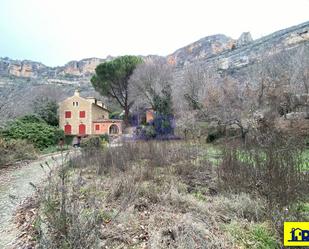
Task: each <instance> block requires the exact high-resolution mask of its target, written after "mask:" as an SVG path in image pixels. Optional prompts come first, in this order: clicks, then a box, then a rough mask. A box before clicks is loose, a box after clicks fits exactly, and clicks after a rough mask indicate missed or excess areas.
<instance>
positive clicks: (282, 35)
mask: <svg viewBox="0 0 309 249" xmlns="http://www.w3.org/2000/svg"><path fill="white" fill-rule="evenodd" d="M302 44H309V22H305V23H302V24H299V25H296V26H293V27H290V28H287V29H284V30H280V31H277V32H274V33H272V34H270V35H267V36H264V37H262V38H259V39H257V40H252V37H251V35H250V33H249V32H244V33H243V34H242V35H241V36H240V37H239V39H238V40H234V39H232V38H230V37H228V36H225V35H222V34H217V35H212V36H207V37H204V38H202V39H200V40H198V41H196V42H193V43H191V44H189V45H187V46H185V47H183V48H180V49H178V50H176V51H175V52H174V53H172V54H170V55H168V56H166V57H160V56H156V55H151V56H142V58H143V59H144V60H154V59H157V58H160V59H163V60H166V61H167V62H168V63H169V64H171V65H174V66H175V67H176V68H177V70H178V71H177V72H176V74H177V75H179V77H181V70H183V68H184V66H186V65H190V64H193V63H194V64H199V65H201V66H202V67H213V68H215V69H216V70H218V71H226V72H228V73H230V72H235V71H237V70H240V69H243V68H246V66H248V65H250V64H254V63H255V62H257V61H259V60H260V59H261V58H263V57H265V56H270V55H272V54H274V53H280V52H281V51H284V50H289V49H294V48H297V46H300V45H302ZM112 59H114V57H112V56H108V57H107V58H105V59H101V58H87V59H83V60H80V61H70V62H68V63H67V64H66V65H64V66H59V67H48V66H45V65H43V64H42V63H39V62H34V61H29V60H23V61H20V60H12V59H9V58H0V84H2V85H3V84H6V82H7V83H14V80H13V79H11V78H12V76H13V77H16V78H17V79H18V80H19V81H22V80H24V79H26V80H27V81H33V82H36V83H39V84H62V85H67V84H71V85H76V84H80V83H87V84H89V82H90V78H91V76H92V75H93V74H94V71H95V68H96V66H97V65H98V64H100V63H102V62H105V61H109V60H112ZM177 77H178V76H177Z"/></svg>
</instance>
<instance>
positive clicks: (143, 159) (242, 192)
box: [25, 141, 309, 249]
mask: <svg viewBox="0 0 309 249" xmlns="http://www.w3.org/2000/svg"><path fill="white" fill-rule="evenodd" d="M237 151H239V150H233V149H230V150H227V149H226V148H222V147H220V148H213V147H209V146H208V145H205V144H200V143H196V142H194V143H193V142H183V141H177V142H170V141H169V142H135V143H126V144H123V146H119V147H114V148H97V149H95V148H92V147H90V148H85V149H84V150H83V153H82V155H81V156H79V157H77V158H74V159H73V160H71V161H69V162H67V163H66V164H65V166H59V168H60V171H59V172H58V173H57V174H52V173H51V174H50V177H49V179H48V182H47V184H46V187H45V188H44V189H41V190H39V191H38V198H37V200H36V201H35V203H34V204H33V205H31V210H32V213H35V215H32V217H33V218H32V219H31V222H32V225H33V226H32V228H31V239H29V238H28V239H27V244H28V245H29V244H30V245H31V244H32V245H35V244H36V245H38V247H39V248H83V249H85V248H259V249H262V248H263V249H264V248H265V249H266V248H280V246H281V242H282V222H283V221H285V220H289V221H292V220H303V221H304V220H309V215H308V213H309V206H308V192H307V190H308V172H307V171H300V170H297V169H298V166H297V165H299V164H298V163H299V161H298V160H299V158H301V157H298V156H297V153H302V152H301V151H291V153H294V154H293V155H294V157H292V159H289V161H288V162H289V163H288V165H289V166H287V164H286V163H285V162H286V161H285V160H281V161H278V162H276V164H274V160H275V159H276V160H277V157H275V155H277V154H278V153H279V152H278V151H277V150H276V151H275V152H274V153H272V152H269V154H268V155H267V156H265V157H264V158H263V159H262V160H258V159H257V158H258V157H257V155H255V154H249V152H246V158H245V157H244V156H239V153H238V152H237ZM276 153H277V154H276ZM285 153H286V152H285ZM258 155H262V154H261V152H259V154H258ZM255 156H256V157H255ZM277 156H278V155H277ZM289 156H291V154H289ZM244 158H245V159H244ZM64 159H65V158H64ZM285 159H286V160H287V159H288V158H285ZM294 159H295V160H294ZM293 165H294V166H293ZM271 166H272V167H271ZM275 168H277V169H278V170H275ZM292 168H294V170H292ZM287 169H289V171H286V172H285V173H284V171H285V170H287ZM282 174H286V176H285V177H283V178H282V176H283V175H282ZM253 176H255V178H254V177H253ZM253 179H254V181H251V180H253ZM280 179H281V180H280ZM296 181H298V182H297V185H296V186H294V187H293V184H295V183H296ZM272 182H273V185H272ZM306 184H307V185H306ZM296 188H297V191H296ZM291 191H296V192H295V195H291ZM284 196H285V197H286V198H284ZM283 200H284V201H283ZM33 210H35V211H33ZM25 216H27V212H26V214H25ZM27 229H28V230H27V234H28V233H29V227H28V228H27Z"/></svg>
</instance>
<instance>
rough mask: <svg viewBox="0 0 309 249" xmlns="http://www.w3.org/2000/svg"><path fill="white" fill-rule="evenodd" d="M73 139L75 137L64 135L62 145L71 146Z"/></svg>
mask: <svg viewBox="0 0 309 249" xmlns="http://www.w3.org/2000/svg"><path fill="white" fill-rule="evenodd" d="M74 137H75V135H65V137H64V143H65V144H66V145H72V143H73V139H74Z"/></svg>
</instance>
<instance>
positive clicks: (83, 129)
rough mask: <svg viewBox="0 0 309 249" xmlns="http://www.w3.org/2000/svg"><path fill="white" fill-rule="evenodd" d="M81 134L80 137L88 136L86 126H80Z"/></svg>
mask: <svg viewBox="0 0 309 249" xmlns="http://www.w3.org/2000/svg"><path fill="white" fill-rule="evenodd" d="M79 134H80V135H85V134H86V125H84V124H80V125H79Z"/></svg>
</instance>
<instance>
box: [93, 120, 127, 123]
mask: <svg viewBox="0 0 309 249" xmlns="http://www.w3.org/2000/svg"><path fill="white" fill-rule="evenodd" d="M92 122H93V123H119V122H123V120H121V119H98V120H94V121H92Z"/></svg>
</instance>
